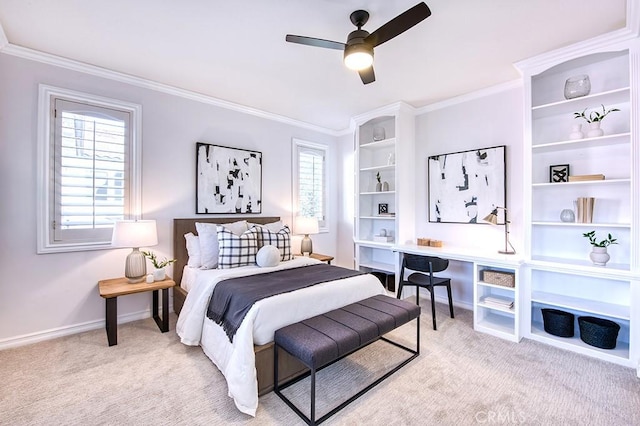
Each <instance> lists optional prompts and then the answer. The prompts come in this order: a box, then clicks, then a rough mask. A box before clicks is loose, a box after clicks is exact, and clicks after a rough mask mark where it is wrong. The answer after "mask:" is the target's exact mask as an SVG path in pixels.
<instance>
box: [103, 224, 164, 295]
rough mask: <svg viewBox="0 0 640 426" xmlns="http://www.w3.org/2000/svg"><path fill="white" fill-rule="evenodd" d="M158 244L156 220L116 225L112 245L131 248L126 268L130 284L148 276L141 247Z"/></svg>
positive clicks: (125, 274)
mask: <svg viewBox="0 0 640 426" xmlns="http://www.w3.org/2000/svg"><path fill="white" fill-rule="evenodd" d="M156 244H158V233H157V230H156V221H155V220H120V221H117V222H116V223H115V224H114V227H113V234H112V237H111V245H112V246H113V247H128V248H131V249H132V250H131V253H129V255H128V256H127V260H126V262H125V267H124V276H125V277H127V278H128V279H129V283H139V282H142V281H144V279H145V276H146V275H147V262H146V258H145V256H144V254H142V253H141V252H140V247H151V246H155V245H156Z"/></svg>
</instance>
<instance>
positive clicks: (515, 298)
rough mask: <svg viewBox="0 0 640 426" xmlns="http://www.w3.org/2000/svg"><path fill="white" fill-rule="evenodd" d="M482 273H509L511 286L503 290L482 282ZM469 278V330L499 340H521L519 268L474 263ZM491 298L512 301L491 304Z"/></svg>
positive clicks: (500, 264) (499, 264)
mask: <svg viewBox="0 0 640 426" xmlns="http://www.w3.org/2000/svg"><path fill="white" fill-rule="evenodd" d="M485 271H494V272H501V273H506V274H512V275H513V277H514V286H513V287H507V286H504V285H498V284H493V283H490V282H486V281H483V277H484V272H485ZM473 276H474V279H473V305H474V306H473V328H474V329H475V330H476V331H480V332H483V333H488V334H491V335H493V336H497V337H500V338H502V339H506V340H510V341H512V342H519V341H520V339H521V338H522V335H521V333H520V329H521V327H520V283H519V276H520V269H519V267H518V266H514V265H505V264H502V263H491V262H474V264H473ZM488 298H489V299H488ZM491 298H494V299H498V300H501V301H507V302H512V306H501V305H500V304H496V303H491V302H490V299H491Z"/></svg>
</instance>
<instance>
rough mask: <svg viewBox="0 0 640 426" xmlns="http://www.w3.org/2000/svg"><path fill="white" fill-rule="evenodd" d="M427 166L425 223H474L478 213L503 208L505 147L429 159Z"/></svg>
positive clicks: (504, 195)
mask: <svg viewBox="0 0 640 426" xmlns="http://www.w3.org/2000/svg"><path fill="white" fill-rule="evenodd" d="M428 164H429V173H428V176H429V183H428V186H429V188H428V189H429V191H428V197H429V222H439V223H478V220H479V218H478V212H485V211H490V210H491V209H493V208H494V206H504V205H505V202H506V201H505V200H506V146H504V145H501V146H494V147H490V148H482V149H474V150H469V151H461V152H454V153H450V154H441V155H433V156H430V157H429V159H428Z"/></svg>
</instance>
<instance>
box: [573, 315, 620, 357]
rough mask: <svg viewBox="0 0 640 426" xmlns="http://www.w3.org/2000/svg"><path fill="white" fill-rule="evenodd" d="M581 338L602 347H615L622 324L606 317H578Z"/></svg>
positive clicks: (588, 343) (592, 344)
mask: <svg viewBox="0 0 640 426" xmlns="http://www.w3.org/2000/svg"><path fill="white" fill-rule="evenodd" d="M578 326H579V327H580V339H582V341H583V342H585V343H586V344H587V345H591V346H595V347H596V348H601V349H614V348H615V347H616V340H617V339H618V332H619V331H620V325H618V324H617V323H615V322H613V321H609V320H607V319H604V318H596V317H578Z"/></svg>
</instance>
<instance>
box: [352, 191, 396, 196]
mask: <svg viewBox="0 0 640 426" xmlns="http://www.w3.org/2000/svg"><path fill="white" fill-rule="evenodd" d="M395 193H396V191H367V192H361V193H360V195H385V194H391V195H393V194H395Z"/></svg>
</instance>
